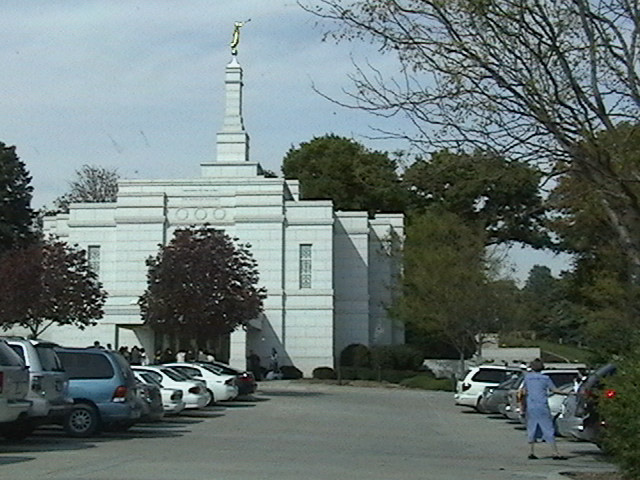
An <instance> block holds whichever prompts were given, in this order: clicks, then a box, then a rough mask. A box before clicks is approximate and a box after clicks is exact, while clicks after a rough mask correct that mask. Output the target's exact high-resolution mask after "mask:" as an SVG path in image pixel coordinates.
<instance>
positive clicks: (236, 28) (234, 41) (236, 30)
mask: <svg viewBox="0 0 640 480" xmlns="http://www.w3.org/2000/svg"><path fill="white" fill-rule="evenodd" d="M250 21H251V19H249V20H246V21H244V22H236V23H235V24H234V25H233V36H232V37H231V55H233V56H236V55H238V44H239V43H240V29H241V28H242V27H244V26H245V25H246V24H247V23H249V22H250Z"/></svg>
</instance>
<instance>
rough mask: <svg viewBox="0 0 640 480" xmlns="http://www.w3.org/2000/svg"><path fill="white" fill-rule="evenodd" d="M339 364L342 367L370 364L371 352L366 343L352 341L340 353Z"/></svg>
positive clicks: (366, 365) (367, 365)
mask: <svg viewBox="0 0 640 480" xmlns="http://www.w3.org/2000/svg"><path fill="white" fill-rule="evenodd" d="M340 365H341V366H343V367H369V366H371V352H370V351H369V348H368V347H367V346H366V345H362V344H360V343H352V344H351V345H349V346H347V347H345V349H344V350H342V353H340Z"/></svg>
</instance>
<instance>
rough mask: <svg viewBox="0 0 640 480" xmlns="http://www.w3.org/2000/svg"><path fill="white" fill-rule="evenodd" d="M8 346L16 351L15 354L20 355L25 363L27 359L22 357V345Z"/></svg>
mask: <svg viewBox="0 0 640 480" xmlns="http://www.w3.org/2000/svg"><path fill="white" fill-rule="evenodd" d="M9 346H10V347H11V350H13V351H14V352H16V354H17V355H18V356H19V357H20V360H22V361H23V362H25V363H26V361H27V360H26V359H25V358H24V348H22V345H9Z"/></svg>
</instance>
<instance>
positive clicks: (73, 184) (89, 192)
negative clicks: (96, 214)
mask: <svg viewBox="0 0 640 480" xmlns="http://www.w3.org/2000/svg"><path fill="white" fill-rule="evenodd" d="M119 178H120V175H119V174H118V172H117V171H116V170H115V169H109V168H104V167H98V166H94V165H83V166H82V167H81V168H80V170H76V175H75V178H74V179H73V180H71V181H70V182H69V191H68V192H67V193H65V194H64V195H61V196H60V197H58V198H56V199H55V200H54V201H53V204H54V206H55V208H56V209H57V210H58V211H61V212H68V211H69V205H70V204H71V203H74V202H86V203H102V202H115V201H116V200H117V197H118V179H119Z"/></svg>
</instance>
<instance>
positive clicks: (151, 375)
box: [138, 372, 162, 387]
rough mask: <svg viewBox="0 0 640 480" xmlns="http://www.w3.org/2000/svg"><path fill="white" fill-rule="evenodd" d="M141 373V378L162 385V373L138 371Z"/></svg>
mask: <svg viewBox="0 0 640 480" xmlns="http://www.w3.org/2000/svg"><path fill="white" fill-rule="evenodd" d="M138 373H139V374H140V378H141V379H142V380H144V381H145V382H147V383H151V384H153V385H158V386H159V387H161V386H162V375H160V374H159V373H156V372H144V373H141V372H138Z"/></svg>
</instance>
